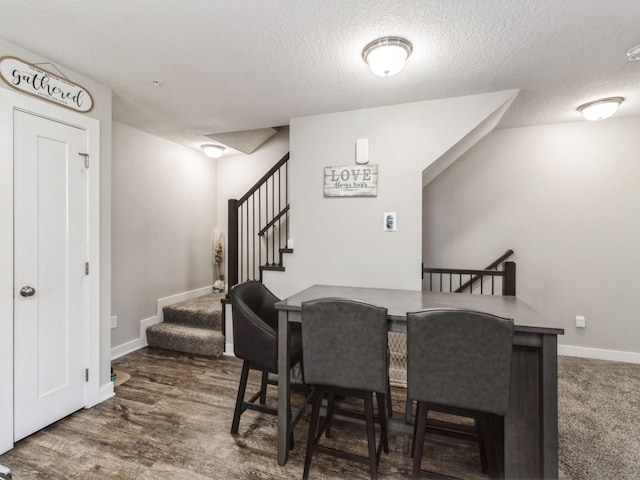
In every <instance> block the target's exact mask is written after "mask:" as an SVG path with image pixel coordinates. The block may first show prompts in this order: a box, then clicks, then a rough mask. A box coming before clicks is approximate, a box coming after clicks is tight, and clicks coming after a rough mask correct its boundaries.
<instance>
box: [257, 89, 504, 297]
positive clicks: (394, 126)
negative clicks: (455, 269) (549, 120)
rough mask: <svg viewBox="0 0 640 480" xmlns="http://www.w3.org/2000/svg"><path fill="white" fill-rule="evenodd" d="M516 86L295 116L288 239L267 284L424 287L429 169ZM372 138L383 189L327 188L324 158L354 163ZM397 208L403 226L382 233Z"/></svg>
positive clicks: (287, 289)
mask: <svg viewBox="0 0 640 480" xmlns="http://www.w3.org/2000/svg"><path fill="white" fill-rule="evenodd" d="M514 93H515V92H514V91H508V92H497V93H491V94H486V95H474V96H468V97H458V98H451V99H444V100H436V101H426V102H416V103H408V104H404V105H393V106H388V107H380V108H369V109H363V110H356V111H350V112H342V113H334V114H328V115H317V116H311V117H302V118H294V119H292V120H291V124H290V143H291V161H290V199H291V202H290V203H291V230H290V232H291V238H292V239H293V248H294V254H293V255H290V256H287V257H286V259H285V261H284V262H285V268H286V270H287V271H286V272H285V273H284V274H278V273H270V274H269V275H268V277H265V283H267V285H268V286H269V287H270V288H271V289H273V291H274V293H276V294H277V295H279V296H281V297H284V296H288V295H290V294H292V293H295V292H296V291H299V290H301V289H303V288H306V287H308V286H310V285H312V284H315V283H331V284H342V285H358V286H365V287H366V286H370V287H385V288H406V289H413V290H418V289H420V288H421V282H420V261H421V252H422V239H421V232H422V230H421V223H422V209H421V205H422V171H423V170H424V169H425V168H427V167H428V166H429V165H430V164H432V163H433V162H434V161H435V160H436V159H437V158H439V157H440V156H441V155H443V154H444V153H445V152H446V151H448V150H449V149H451V147H452V146H454V145H455V144H456V143H457V142H458V141H460V139H462V138H463V137H465V135H467V134H468V133H469V132H471V131H472V130H473V129H474V128H475V127H477V126H478V125H479V124H481V123H482V122H483V121H485V120H486V119H487V118H488V117H489V116H490V115H492V114H493V113H494V112H495V111H496V110H498V109H500V108H501V106H502V105H504V104H505V103H506V102H509V101H511V99H512V98H513V95H514ZM358 138H368V139H369V143H370V163H371V164H377V165H378V176H379V186H378V196H377V197H349V198H345V197H341V198H338V197H331V198H325V197H324V195H323V175H324V167H325V166H339V165H353V164H355V143H356V140H357V139H358ZM390 211H391V212H397V215H398V217H397V226H398V231H397V232H393V233H388V232H383V228H382V225H383V221H382V219H383V213H384V212H390Z"/></svg>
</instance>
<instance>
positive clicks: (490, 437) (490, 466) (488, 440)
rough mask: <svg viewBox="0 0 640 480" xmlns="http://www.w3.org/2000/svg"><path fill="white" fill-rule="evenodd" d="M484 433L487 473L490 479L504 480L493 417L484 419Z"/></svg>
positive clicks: (489, 416)
mask: <svg viewBox="0 0 640 480" xmlns="http://www.w3.org/2000/svg"><path fill="white" fill-rule="evenodd" d="M481 421H482V431H483V436H484V442H485V449H486V454H487V473H488V475H489V478H491V479H493V478H502V473H501V469H500V467H499V465H498V452H497V450H496V435H495V429H494V425H493V418H492V415H489V414H487V415H484V416H483V417H482V420H481Z"/></svg>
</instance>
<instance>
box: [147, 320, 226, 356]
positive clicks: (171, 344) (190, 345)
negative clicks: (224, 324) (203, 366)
mask: <svg viewBox="0 0 640 480" xmlns="http://www.w3.org/2000/svg"><path fill="white" fill-rule="evenodd" d="M147 343H149V345H151V346H152V347H158V348H164V349H166V350H174V351H177V352H185V353H192V354H195V355H206V356H208V357H220V356H222V354H223V353H224V336H223V335H222V333H221V332H220V331H219V330H213V329H211V328H206V327H195V326H190V325H180V324H176V323H167V322H161V323H158V324H156V325H152V326H151V327H149V328H147Z"/></svg>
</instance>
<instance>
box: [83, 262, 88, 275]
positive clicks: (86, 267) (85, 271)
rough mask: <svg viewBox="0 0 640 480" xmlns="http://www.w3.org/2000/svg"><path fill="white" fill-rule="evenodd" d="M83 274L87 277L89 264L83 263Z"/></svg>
mask: <svg viewBox="0 0 640 480" xmlns="http://www.w3.org/2000/svg"><path fill="white" fill-rule="evenodd" d="M84 274H85V275H89V262H84Z"/></svg>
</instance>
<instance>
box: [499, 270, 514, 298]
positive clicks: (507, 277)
mask: <svg viewBox="0 0 640 480" xmlns="http://www.w3.org/2000/svg"><path fill="white" fill-rule="evenodd" d="M502 295H509V296H512V297H515V296H516V263H515V262H504V279H503V281H502Z"/></svg>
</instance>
